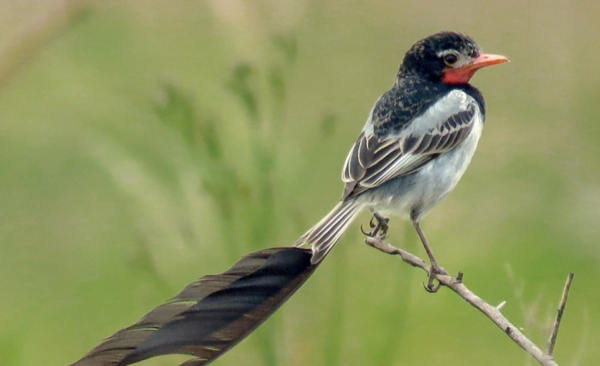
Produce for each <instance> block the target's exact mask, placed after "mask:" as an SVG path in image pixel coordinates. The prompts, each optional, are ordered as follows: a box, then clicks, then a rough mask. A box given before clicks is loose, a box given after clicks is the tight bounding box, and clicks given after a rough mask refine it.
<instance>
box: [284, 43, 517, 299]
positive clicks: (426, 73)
mask: <svg viewBox="0 0 600 366" xmlns="http://www.w3.org/2000/svg"><path fill="white" fill-rule="evenodd" d="M506 61H508V59H507V58H506V57H504V56H499V55H491V54H483V53H482V52H481V49H480V48H479V46H478V45H477V43H475V41H473V39H471V38H470V37H468V36H466V35H463V34H460V33H455V32H440V33H436V34H434V35H432V36H429V37H427V38H425V39H423V40H420V41H419V42H417V43H415V44H414V45H413V46H412V47H411V48H410V49H409V50H408V52H407V53H406V55H405V57H404V60H403V61H402V64H401V65H400V69H399V71H398V75H397V76H396V81H395V83H394V85H393V86H392V88H391V89H390V90H388V91H387V92H386V93H384V94H383V95H382V96H381V97H380V98H379V100H377V102H376V103H375V106H374V107H373V109H372V110H371V112H370V113H369V117H368V118H367V123H366V125H365V127H364V128H363V130H362V132H361V133H360V135H359V136H358V139H357V140H356V143H355V144H354V146H352V148H351V149H350V152H349V153H348V157H347V158H346V162H345V163H344V168H343V171H342V180H343V181H344V183H345V187H344V192H343V195H342V198H341V201H340V202H339V203H338V204H337V205H336V206H335V207H334V208H333V210H332V211H331V212H330V213H329V214H328V215H327V216H325V217H324V218H323V219H322V220H321V221H320V222H319V223H317V224H316V225H315V226H314V227H313V228H312V229H310V230H309V231H308V232H307V233H305V234H304V235H303V236H302V237H301V238H300V239H298V241H297V242H296V244H297V245H311V246H312V251H313V256H312V263H318V262H320V261H321V260H322V259H323V257H324V256H325V255H326V254H327V253H328V252H329V251H330V250H331V248H332V247H333V245H334V244H335V243H336V242H337V241H338V240H339V238H340V237H341V235H342V234H343V233H344V231H345V230H346V229H347V228H348V225H349V224H350V223H351V222H352V220H353V219H354V218H355V217H356V215H357V214H358V213H359V212H360V211H361V210H362V209H364V208H368V209H370V210H371V211H372V212H373V213H374V214H375V218H377V220H378V221H379V226H380V228H381V229H382V231H385V229H387V219H386V217H387V216H388V215H390V214H399V215H401V216H402V217H406V218H409V219H410V220H411V222H412V224H413V226H414V227H415V229H416V230H417V233H418V234H419V237H420V238H421V241H422V242H423V245H424V246H425V249H426V250H427V254H428V255H429V258H430V260H431V268H432V271H431V272H432V273H431V274H430V281H429V283H428V287H429V288H430V289H431V286H432V278H433V276H434V275H435V274H436V273H441V269H440V267H439V265H438V264H437V262H436V261H435V258H434V257H433V255H432V254H431V250H430V249H429V246H428V245H427V242H426V240H425V237H424V236H423V233H422V231H421V228H420V226H419V223H420V222H421V220H422V219H423V218H424V217H425V216H426V215H427V214H428V213H429V212H430V211H431V210H432V209H433V208H434V207H435V206H436V205H437V204H438V203H439V202H440V201H442V200H443V199H444V198H445V197H446V196H447V195H448V193H450V191H452V189H453V188H454V187H455V186H456V184H457V183H458V181H459V180H460V178H461V177H462V175H463V173H464V172H465V170H466V169H467V166H468V165H469V163H470V162H471V157H472V156H473V153H474V152H475V149H476V147H477V143H478V141H479V137H480V136H481V131H482V129H483V124H484V118H485V104H484V101H483V96H482V95H481V93H480V92H479V91H478V90H477V89H476V88H474V87H473V86H471V85H470V84H469V80H470V79H471V77H472V76H473V75H474V74H475V72H476V71H477V70H478V69H480V68H482V67H485V66H489V65H495V64H499V63H503V62H506Z"/></svg>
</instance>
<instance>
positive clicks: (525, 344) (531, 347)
mask: <svg viewBox="0 0 600 366" xmlns="http://www.w3.org/2000/svg"><path fill="white" fill-rule="evenodd" d="M365 243H367V244H368V245H369V246H372V247H373V248H375V249H378V250H380V251H382V252H384V253H387V254H392V255H399V256H400V257H401V258H402V261H404V262H406V263H408V264H410V265H411V266H413V267H419V268H421V269H423V270H424V271H425V272H427V273H428V274H429V273H430V267H429V265H427V264H426V263H425V261H423V260H422V259H421V258H419V257H417V256H415V255H413V254H411V253H408V252H406V251H404V250H402V249H399V248H396V247H394V246H392V245H391V244H389V243H385V242H383V241H382V240H380V239H377V238H373V237H367V238H365ZM569 278H570V279H572V276H569ZM435 279H436V280H438V281H439V282H440V284H441V285H443V286H446V287H448V288H449V289H451V290H452V291H454V292H455V293H456V294H458V295H459V296H460V297H462V298H463V299H464V300H465V301H467V302H468V303H469V304H471V305H473V306H474V307H475V308H477V309H478V310H479V311H481V312H482V313H483V314H484V315H485V316H487V317H488V318H489V319H490V320H491V321H492V322H494V324H496V326H498V328H500V329H501V330H502V331H503V332H504V333H505V334H506V335H507V336H509V337H510V339H512V340H513V341H514V342H515V343H516V344H518V345H519V346H520V347H521V348H522V349H523V350H524V351H525V352H527V353H528V354H530V355H531V356H532V357H533V358H534V359H535V360H536V361H537V362H538V363H539V364H540V365H542V366H558V364H557V363H556V362H555V361H554V358H552V349H550V351H549V352H548V353H546V352H544V351H542V350H541V349H540V348H539V347H538V346H536V345H535V344H534V343H533V342H532V341H530V340H529V339H528V338H527V337H525V335H523V333H521V332H520V331H519V329H518V328H517V327H515V326H514V325H513V324H511V323H510V322H509V321H508V319H506V318H505V317H504V316H503V315H502V313H501V312H500V309H501V308H502V306H498V307H494V306H491V305H490V304H488V303H487V302H485V301H483V300H482V299H481V298H480V297H479V296H477V295H475V294H474V293H473V292H472V291H471V290H469V289H468V288H467V287H466V286H465V285H464V284H463V283H462V273H460V272H459V273H458V274H457V275H456V277H451V276H448V275H441V274H438V275H436V276H435ZM570 279H569V280H568V281H567V286H565V291H564V292H563V298H562V301H561V304H560V307H559V309H558V312H559V315H558V317H557V323H560V317H561V316H562V311H563V310H564V306H565V304H566V301H567V293H568V287H569V286H570ZM501 305H503V304H501ZM555 332H558V324H555V329H554V332H553V339H554V341H551V342H552V343H551V347H552V348H554V342H555V341H556V334H555ZM551 339H552V338H551Z"/></svg>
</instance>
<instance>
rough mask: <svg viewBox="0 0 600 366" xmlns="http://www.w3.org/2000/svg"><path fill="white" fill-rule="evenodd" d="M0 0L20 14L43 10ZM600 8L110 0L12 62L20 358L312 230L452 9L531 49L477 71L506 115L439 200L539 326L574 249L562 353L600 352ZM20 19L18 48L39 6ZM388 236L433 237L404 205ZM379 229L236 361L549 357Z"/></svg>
mask: <svg viewBox="0 0 600 366" xmlns="http://www.w3.org/2000/svg"><path fill="white" fill-rule="evenodd" d="M40 4H41V2H40ZM0 6H1V7H2V10H3V11H2V12H0V20H2V19H3V18H2V17H6V18H7V20H8V19H9V18H11V17H14V15H15V14H18V15H19V17H20V19H22V24H29V22H30V20H31V19H33V15H32V16H29V14H27V12H24V11H23V9H24V8H17V7H16V6H14V4H13V3H8V2H5V3H0ZM23 6H24V5H23ZM39 9H43V8H39ZM598 15H599V11H598V9H597V7H596V5H595V3H594V2H591V1H588V2H584V3H581V4H566V3H565V4H555V6H553V7H548V6H545V4H544V3H541V2H533V3H527V4H523V3H522V2H508V3H507V2H505V1H503V2H499V1H498V2H485V3H482V2H474V1H468V0H465V1H463V2H460V3H457V4H453V5H452V7H449V5H448V3H447V2H436V1H430V2H421V3H418V4H404V3H389V2H383V1H381V2H368V3H366V2H365V3H364V4H359V3H356V4H345V5H344V6H342V5H340V3H337V2H334V1H322V2H318V3H298V2H277V3H275V2H268V1H260V2H258V3H256V2H244V1H239V2H230V1H223V0H220V1H209V2H203V3H191V2H187V3H185V2H176V3H169V4H168V5H165V4H164V3H162V2H157V1H143V2H142V1H127V2H111V1H109V2H103V3H102V4H94V5H93V6H92V8H91V11H90V13H88V16H87V17H86V18H85V19H84V20H83V21H82V22H79V23H74V24H73V25H72V26H71V27H69V28H66V29H64V30H63V31H62V32H61V34H60V35H59V36H57V37H54V38H51V39H52V41H51V42H50V43H48V44H46V45H45V46H44V47H42V48H41V49H40V50H39V52H38V53H34V54H32V55H31V56H30V57H29V58H28V59H27V62H26V63H25V64H24V65H22V66H21V67H20V68H19V69H18V72H16V73H15V74H14V75H11V77H10V78H9V79H7V81H6V83H5V84H3V85H1V86H0V87H1V89H0V130H1V133H0V294H1V296H0V299H1V300H0V324H1V327H0V365H11V366H15V365H16V366H18V365H39V364H45V365H55V364H57V365H61V364H67V363H69V362H72V361H74V360H75V359H77V358H78V357H80V356H81V355H82V354H83V353H84V352H86V351H87V350H88V349H89V348H91V347H93V346H94V345H95V344H96V343H97V342H98V341H99V340H100V339H101V338H102V337H106V336H108V335H109V334H111V332H113V331H115V330H117V329H120V328H122V327H124V326H127V325H129V324H131V323H132V322H134V321H135V320H137V319H138V318H139V317H140V316H141V315H142V314H144V313H145V312H147V311H148V310H150V309H151V308H152V307H154V306H156V305H157V304H159V303H161V302H162V301H164V299H166V298H168V297H170V296H171V295H172V294H174V293H175V292H176V291H178V290H179V289H180V288H181V287H183V286H184V285H185V284H186V283H189V282H191V281H192V280H193V279H195V278H197V277H199V276H201V275H204V274H208V273H213V272H221V271H223V270H224V269H226V268H228V266H229V265H231V264H232V262H233V261H234V260H235V259H237V258H238V257H239V256H241V255H243V254H244V253H246V252H249V251H252V250H257V249H260V248H266V247H273V246H280V245H290V244H292V243H293V242H294V240H295V239H296V238H297V237H298V236H299V235H300V234H301V233H302V232H303V231H304V230H306V229H308V228H309V227H310V226H311V224H313V223H314V222H316V221H317V220H318V219H320V218H321V216H322V215H324V214H325V213H326V212H327V211H328V210H329V209H330V208H331V206H333V204H334V203H335V201H336V200H337V199H338V197H339V194H340V193H341V188H342V187H341V184H340V182H339V171H340V168H341V164H342V162H343V159H344V158H345V155H346V153H347V150H348V149H349V147H350V145H351V143H352V142H354V140H355V138H356V135H357V134H358V131H359V130H360V128H361V127H362V125H363V124H364V120H365V118H366V115H367V113H368V111H369V109H370V107H371V105H372V103H373V102H374V101H375V99H376V98H377V97H378V96H379V95H380V94H381V93H382V92H383V91H385V89H386V88H388V87H389V85H390V84H391V82H392V80H393V76H394V73H395V71H396V69H397V66H398V63H399V62H400V59H401V57H402V54H403V52H404V51H405V50H406V49H407V48H408V47H409V46H410V45H411V44H412V43H413V42H414V41H416V40H417V39H419V38H421V37H423V36H426V35H428V34H430V33H432V32H435V31H438V30H440V29H455V30H460V31H464V32H466V33H469V34H470V35H472V36H473V37H474V38H475V39H476V40H478V41H479V42H480V44H481V45H482V46H483V47H484V48H485V50H486V51H488V52H494V53H504V54H507V55H508V56H510V57H511V59H512V61H513V62H512V63H510V64H508V65H503V66H498V67H497V68H492V69H490V70H483V71H481V72H480V74H478V75H477V76H476V77H475V78H474V81H473V82H474V84H475V85H477V86H478V87H480V89H481V90H482V92H483V93H484V95H485V96H486V100H487V104H488V123H487V125H486V129H485V133H484V136H483V138H482V141H481V145H480V148H479V150H478V152H477V154H476V156H475V158H474V160H473V163H472V166H471V168H470V169H469V171H468V173H467V174H466V176H465V177H464V179H463V181H462V182H461V183H460V184H459V186H458V188H457V189H456V191H455V192H454V193H453V194H452V195H451V196H450V197H449V198H448V200H447V201H446V202H444V203H443V204H442V205H440V207H438V208H437V209H436V210H435V211H434V213H432V214H431V215H430V217H428V218H427V219H426V220H425V223H424V225H425V230H426V234H427V236H428V238H429V240H430V241H431V243H432V246H433V248H434V250H435V252H436V256H437V257H438V259H439V260H440V261H441V262H442V264H443V265H444V266H445V267H446V268H447V269H449V270H451V271H453V272H454V271H457V270H459V269H460V270H462V271H463V272H465V283H466V284H467V285H468V286H469V287H470V288H472V289H473V290H475V291H476V292H477V293H478V294H480V295H481V296H482V297H483V298H484V299H486V300H488V301H489V302H490V303H500V302H501V301H503V300H507V301H508V303H507V305H506V306H505V307H504V312H505V313H506V315H507V316H508V317H509V318H510V319H511V320H513V322H514V323H515V324H516V325H518V326H522V327H526V329H525V332H526V334H528V335H530V336H532V338H533V339H534V340H535V341H537V342H539V343H541V344H544V343H545V338H546V334H545V333H544V332H545V331H546V329H547V323H548V320H549V318H551V316H552V315H553V312H554V307H555V306H556V303H557V301H558V298H559V296H560V291H561V288H562V285H563V283H564V279H565V278H566V275H567V273H568V272H570V271H574V272H575V273H576V277H575V281H574V284H573V287H572V293H571V296H570V300H569V304H568V305H567V311H566V314H565V317H564V323H563V325H562V329H561V332H560V334H559V340H558V346H557V349H556V352H555V356H556V358H557V360H558V361H559V363H560V364H573V365H577V364H581V365H587V364H593V363H594V361H595V360H597V359H598V357H599V356H600V355H599V353H598V350H597V349H596V347H594V344H596V343H597V342H598V341H599V336H598V333H597V332H595V331H594V330H595V329H597V328H598V326H599V324H598V321H599V320H598V317H597V316H595V315H594V314H597V313H598V312H599V311H600V309H599V306H600V305H598V304H600V298H599V297H600V292H599V291H597V290H596V289H595V288H596V287H595V282H594V278H596V276H597V275H598V274H599V273H598V272H599V266H598V261H599V260H600V250H599V249H598V246H597V243H598V242H599V239H600V232H599V231H598V229H597V223H598V219H599V218H600V213H599V211H598V209H597V207H598V205H600V189H599V188H598V187H599V185H598V182H599V175H600V173H599V170H600V169H599V163H598V159H597V156H598V147H597V146H598V142H599V141H600V131H599V129H598V127H597V126H598V124H597V120H598V118H600V113H599V112H598V111H599V109H598V108H597V107H596V103H595V100H597V98H596V97H597V96H598V94H599V93H600V89H598V87H597V85H600V83H599V82H600V80H598V78H599V76H598V75H597V73H596V70H595V62H594V60H596V59H598V56H600V55H598V53H599V52H600V51H599V50H598V49H596V48H593V47H590V46H589V45H590V44H595V41H596V40H595V39H594V37H595V36H594V35H595V34H600V29H598V28H599V26H600V25H598V22H597V20H596V19H597V18H598ZM11 19H12V18H11ZM0 23H2V24H10V25H11V27H9V28H2V29H3V30H4V32H3V34H2V37H1V38H0V49H2V47H3V46H5V45H8V44H13V43H12V42H14V40H15V39H16V37H18V36H19V35H20V34H22V32H21V30H22V28H19V27H20V25H19V24H17V23H16V22H15V21H14V19H12V20H10V21H9V22H8V21H7V22H0ZM13 27H14V29H18V31H16V30H15V32H14V33H11V32H10V31H11V30H12V29H13ZM583 55H584V56H583ZM0 61H1V60H0ZM367 219H368V216H367V215H364V216H363V217H362V218H361V221H362V222H366V220H367ZM390 240H391V241H392V242H393V243H394V244H395V245H399V246H402V247H404V248H407V249H410V250H412V251H413V252H415V253H417V254H422V252H421V249H420V247H419V246H417V243H416V241H415V235H414V234H413V232H412V230H411V229H410V227H405V226H404V225H402V224H401V223H400V221H399V220H397V219H395V220H393V221H392V230H391V237H390ZM361 242H362V240H361V238H360V235H359V234H358V226H357V225H354V226H353V227H352V228H351V229H350V232H349V233H348V235H346V237H345V238H344V239H343V240H342V241H341V242H340V244H339V245H338V247H336V248H335V250H334V251H333V252H332V254H331V256H329V257H328V258H327V260H326V261H325V262H324V263H323V265H322V266H321V268H319V270H318V271H317V272H316V273H315V275H314V276H313V278H312V279H311V280H310V281H308V283H307V284H306V285H305V286H304V288H303V289H302V290H301V291H299V292H298V293H297V294H296V295H294V297H293V298H292V299H291V300H290V301H289V303H287V304H286V305H285V306H284V307H283V308H282V309H281V311H279V312H278V313H277V314H276V315H275V316H274V318H273V319H272V320H270V321H268V322H267V323H266V324H265V325H264V326H263V327H261V328H260V329H259V330H258V331H257V333H256V334H253V335H252V336H251V337H250V338H249V339H248V340H246V341H244V342H243V343H242V344H240V345H239V346H238V347H236V348H235V349H234V350H232V351H231V352H230V353H228V354H227V355H225V356H224V357H223V358H222V359H220V360H219V361H217V362H216V363H215V364H219V365H230V364H232V365H233V364H248V365H263V364H266V365H277V364H286V365H307V364H311V365H328V366H330V365H359V364H360V365H362V364H377V365H379V364H381V365H390V364H401V365H416V364H422V363H444V364H446V365H465V364H486V365H506V364H511V365H526V364H528V363H527V360H526V357H525V356H524V355H523V354H522V352H521V351H520V350H519V349H518V348H517V347H516V346H514V345H513V344H512V343H511V342H510V341H509V340H508V339H507V338H506V336H505V335H503V334H502V333H501V332H499V331H498V330H497V329H495V328H494V327H493V326H492V325H491V324H489V322H487V321H486V320H485V319H484V318H483V317H482V316H480V315H479V314H477V313H475V311H474V310H473V309H471V308H469V307H467V306H466V305H465V304H464V303H463V302H461V301H459V300H458V299H457V298H456V297H455V296H454V295H453V294H451V293H449V292H447V291H440V292H439V293H438V294H436V295H429V294H426V293H425V292H424V291H422V290H421V282H422V281H423V280H424V277H423V276H422V274H421V273H419V272H417V271H416V270H414V269H412V268H408V267H407V266H403V265H402V264H401V263H399V260H398V259H396V258H393V257H387V256H384V255H382V254H380V253H377V252H375V251H373V250H372V249H369V248H366V247H365V246H364V245H362V244H361ZM507 268H510V270H508V269H507ZM498 355H501V356H500V357H499V356H498ZM180 359H182V358H177V357H166V358H160V359H157V360H150V361H147V362H145V363H143V364H145V365H172V364H175V362H176V360H180Z"/></svg>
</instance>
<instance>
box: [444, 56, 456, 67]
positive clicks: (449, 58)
mask: <svg viewBox="0 0 600 366" xmlns="http://www.w3.org/2000/svg"><path fill="white" fill-rule="evenodd" d="M456 61H458V56H457V55H456V54H454V53H449V54H447V55H444V63H445V64H446V65H448V66H452V65H454V64H455V63H456Z"/></svg>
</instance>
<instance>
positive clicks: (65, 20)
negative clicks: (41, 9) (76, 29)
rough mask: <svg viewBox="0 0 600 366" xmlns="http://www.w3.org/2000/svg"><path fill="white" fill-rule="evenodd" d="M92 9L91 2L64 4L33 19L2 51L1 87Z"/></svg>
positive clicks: (0, 63) (0, 61)
mask: <svg viewBox="0 0 600 366" xmlns="http://www.w3.org/2000/svg"><path fill="white" fill-rule="evenodd" d="M90 9H91V5H90V1H88V0H71V1H61V2H60V3H58V4H57V5H56V6H55V7H54V8H53V9H52V10H50V11H48V12H47V13H45V14H43V15H42V16H41V17H39V18H38V19H36V20H34V21H33V22H32V23H31V24H30V25H29V27H28V28H27V29H26V30H25V32H24V33H23V34H21V35H20V36H18V37H15V38H14V39H13V41H12V43H11V44H10V45H8V46H7V47H5V48H4V49H2V50H0V87H2V86H4V85H6V83H7V81H8V80H9V79H10V78H11V77H12V76H14V75H15V74H16V72H17V71H18V70H19V69H20V68H21V67H22V66H23V65H24V64H25V63H26V62H27V61H29V60H30V59H31V58H32V57H34V56H35V55H36V54H37V53H40V51H41V50H42V49H43V48H44V47H45V46H47V45H48V44H49V43H50V42H51V41H52V40H53V39H54V38H56V37H57V36H58V35H59V34H60V33H61V32H63V31H65V30H66V29H68V28H70V27H72V26H73V25H75V24H76V23H77V22H78V21H81V20H82V19H83V18H84V16H85V15H86V14H87V13H88V12H89V11H90Z"/></svg>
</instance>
